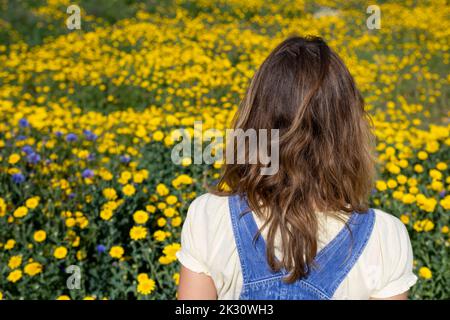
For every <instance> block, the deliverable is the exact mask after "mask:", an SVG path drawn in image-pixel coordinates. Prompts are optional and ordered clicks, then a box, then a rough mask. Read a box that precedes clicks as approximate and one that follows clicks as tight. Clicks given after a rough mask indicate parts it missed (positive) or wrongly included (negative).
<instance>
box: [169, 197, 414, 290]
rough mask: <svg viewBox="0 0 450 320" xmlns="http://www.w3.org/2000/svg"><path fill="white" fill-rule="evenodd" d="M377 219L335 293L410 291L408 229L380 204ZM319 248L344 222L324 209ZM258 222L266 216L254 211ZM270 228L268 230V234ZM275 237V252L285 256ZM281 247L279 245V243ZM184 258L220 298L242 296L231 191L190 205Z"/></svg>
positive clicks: (183, 238) (181, 254)
mask: <svg viewBox="0 0 450 320" xmlns="http://www.w3.org/2000/svg"><path fill="white" fill-rule="evenodd" d="M374 211H375V225H374V228H373V231H372V234H371V236H370V239H369V241H368V243H367V245H366V248H365V249H364V251H363V253H362V254H361V256H360V257H359V259H358V261H357V262H356V264H355V265H354V266H353V268H352V269H351V271H350V272H349V274H348V275H347V277H346V278H345V279H344V280H343V281H342V283H341V284H340V286H339V287H338V289H337V290H336V292H335V293H334V296H333V299H369V298H387V297H392V296H395V295H398V294H401V293H403V292H405V291H407V290H408V289H409V288H410V287H411V286H413V285H414V284H415V283H416V281H417V277H416V276H415V275H414V273H413V271H412V269H413V254H412V249H411V243H410V240H409V236H408V232H407V230H406V228H405V226H404V225H403V223H402V222H401V221H400V220H399V219H397V218H396V217H394V216H392V215H389V214H387V213H385V212H383V211H381V210H377V209H375V210H374ZM317 215H318V219H319V239H318V250H320V249H321V248H323V247H324V246H325V245H326V244H327V243H328V242H329V241H331V240H332V239H333V238H334V237H335V236H336V235H337V234H338V233H339V231H340V230H341V228H342V227H343V226H344V223H343V222H342V221H340V220H338V219H336V218H332V217H330V216H328V215H325V214H322V213H318V214H317ZM253 217H254V218H255V221H256V224H257V225H258V227H261V225H262V221H260V220H259V219H258V218H257V216H256V215H255V214H253ZM266 232H267V228H266V229H265V230H263V232H262V236H263V238H266ZM277 243H278V244H279V237H278V241H277V239H275V255H276V256H277V257H278V258H279V257H280V249H279V245H277ZM277 248H278V249H277ZM177 257H178V260H179V261H180V262H181V263H182V264H183V266H185V267H186V268H188V269H190V270H191V271H194V272H198V273H205V274H207V275H208V276H210V277H211V278H212V280H213V281H214V284H215V287H216V290H217V295H218V299H238V298H239V295H240V293H241V288H242V281H243V280H242V273H241V265H240V261H239V255H238V252H237V249H236V243H235V240H234V234H233V229H232V226H231V217H230V212H229V206H228V197H219V196H215V195H212V194H210V193H207V194H204V195H202V196H200V197H198V198H197V199H195V200H194V201H193V202H192V203H191V205H190V207H189V210H188V213H187V216H186V220H185V222H184V225H183V229H182V233H181V250H180V251H179V252H178V253H177Z"/></svg>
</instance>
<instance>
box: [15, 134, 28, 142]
mask: <svg viewBox="0 0 450 320" xmlns="http://www.w3.org/2000/svg"><path fill="white" fill-rule="evenodd" d="M26 138H27V137H26V136H24V135H23V134H21V135H18V136H17V138H16V140H17V141H23V140H25V139H26Z"/></svg>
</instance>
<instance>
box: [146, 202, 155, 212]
mask: <svg viewBox="0 0 450 320" xmlns="http://www.w3.org/2000/svg"><path fill="white" fill-rule="evenodd" d="M145 210H147V212H150V213H155V212H156V207H155V206H153V205H151V204H149V205H146V206H145Z"/></svg>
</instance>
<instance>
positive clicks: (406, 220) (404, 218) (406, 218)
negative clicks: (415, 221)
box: [400, 214, 409, 224]
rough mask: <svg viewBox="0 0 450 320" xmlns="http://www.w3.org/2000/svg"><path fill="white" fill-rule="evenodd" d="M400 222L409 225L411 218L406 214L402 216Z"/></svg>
mask: <svg viewBox="0 0 450 320" xmlns="http://www.w3.org/2000/svg"><path fill="white" fill-rule="evenodd" d="M400 220H401V221H402V222H403V223H404V224H408V223H409V216H407V215H406V214H402V215H401V216H400Z"/></svg>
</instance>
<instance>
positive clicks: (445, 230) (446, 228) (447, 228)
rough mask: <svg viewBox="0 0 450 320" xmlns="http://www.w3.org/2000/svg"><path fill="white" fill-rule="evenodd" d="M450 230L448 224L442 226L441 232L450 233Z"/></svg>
mask: <svg viewBox="0 0 450 320" xmlns="http://www.w3.org/2000/svg"><path fill="white" fill-rule="evenodd" d="M448 231H449V227H448V226H443V227H442V228H441V232H442V233H448Z"/></svg>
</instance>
